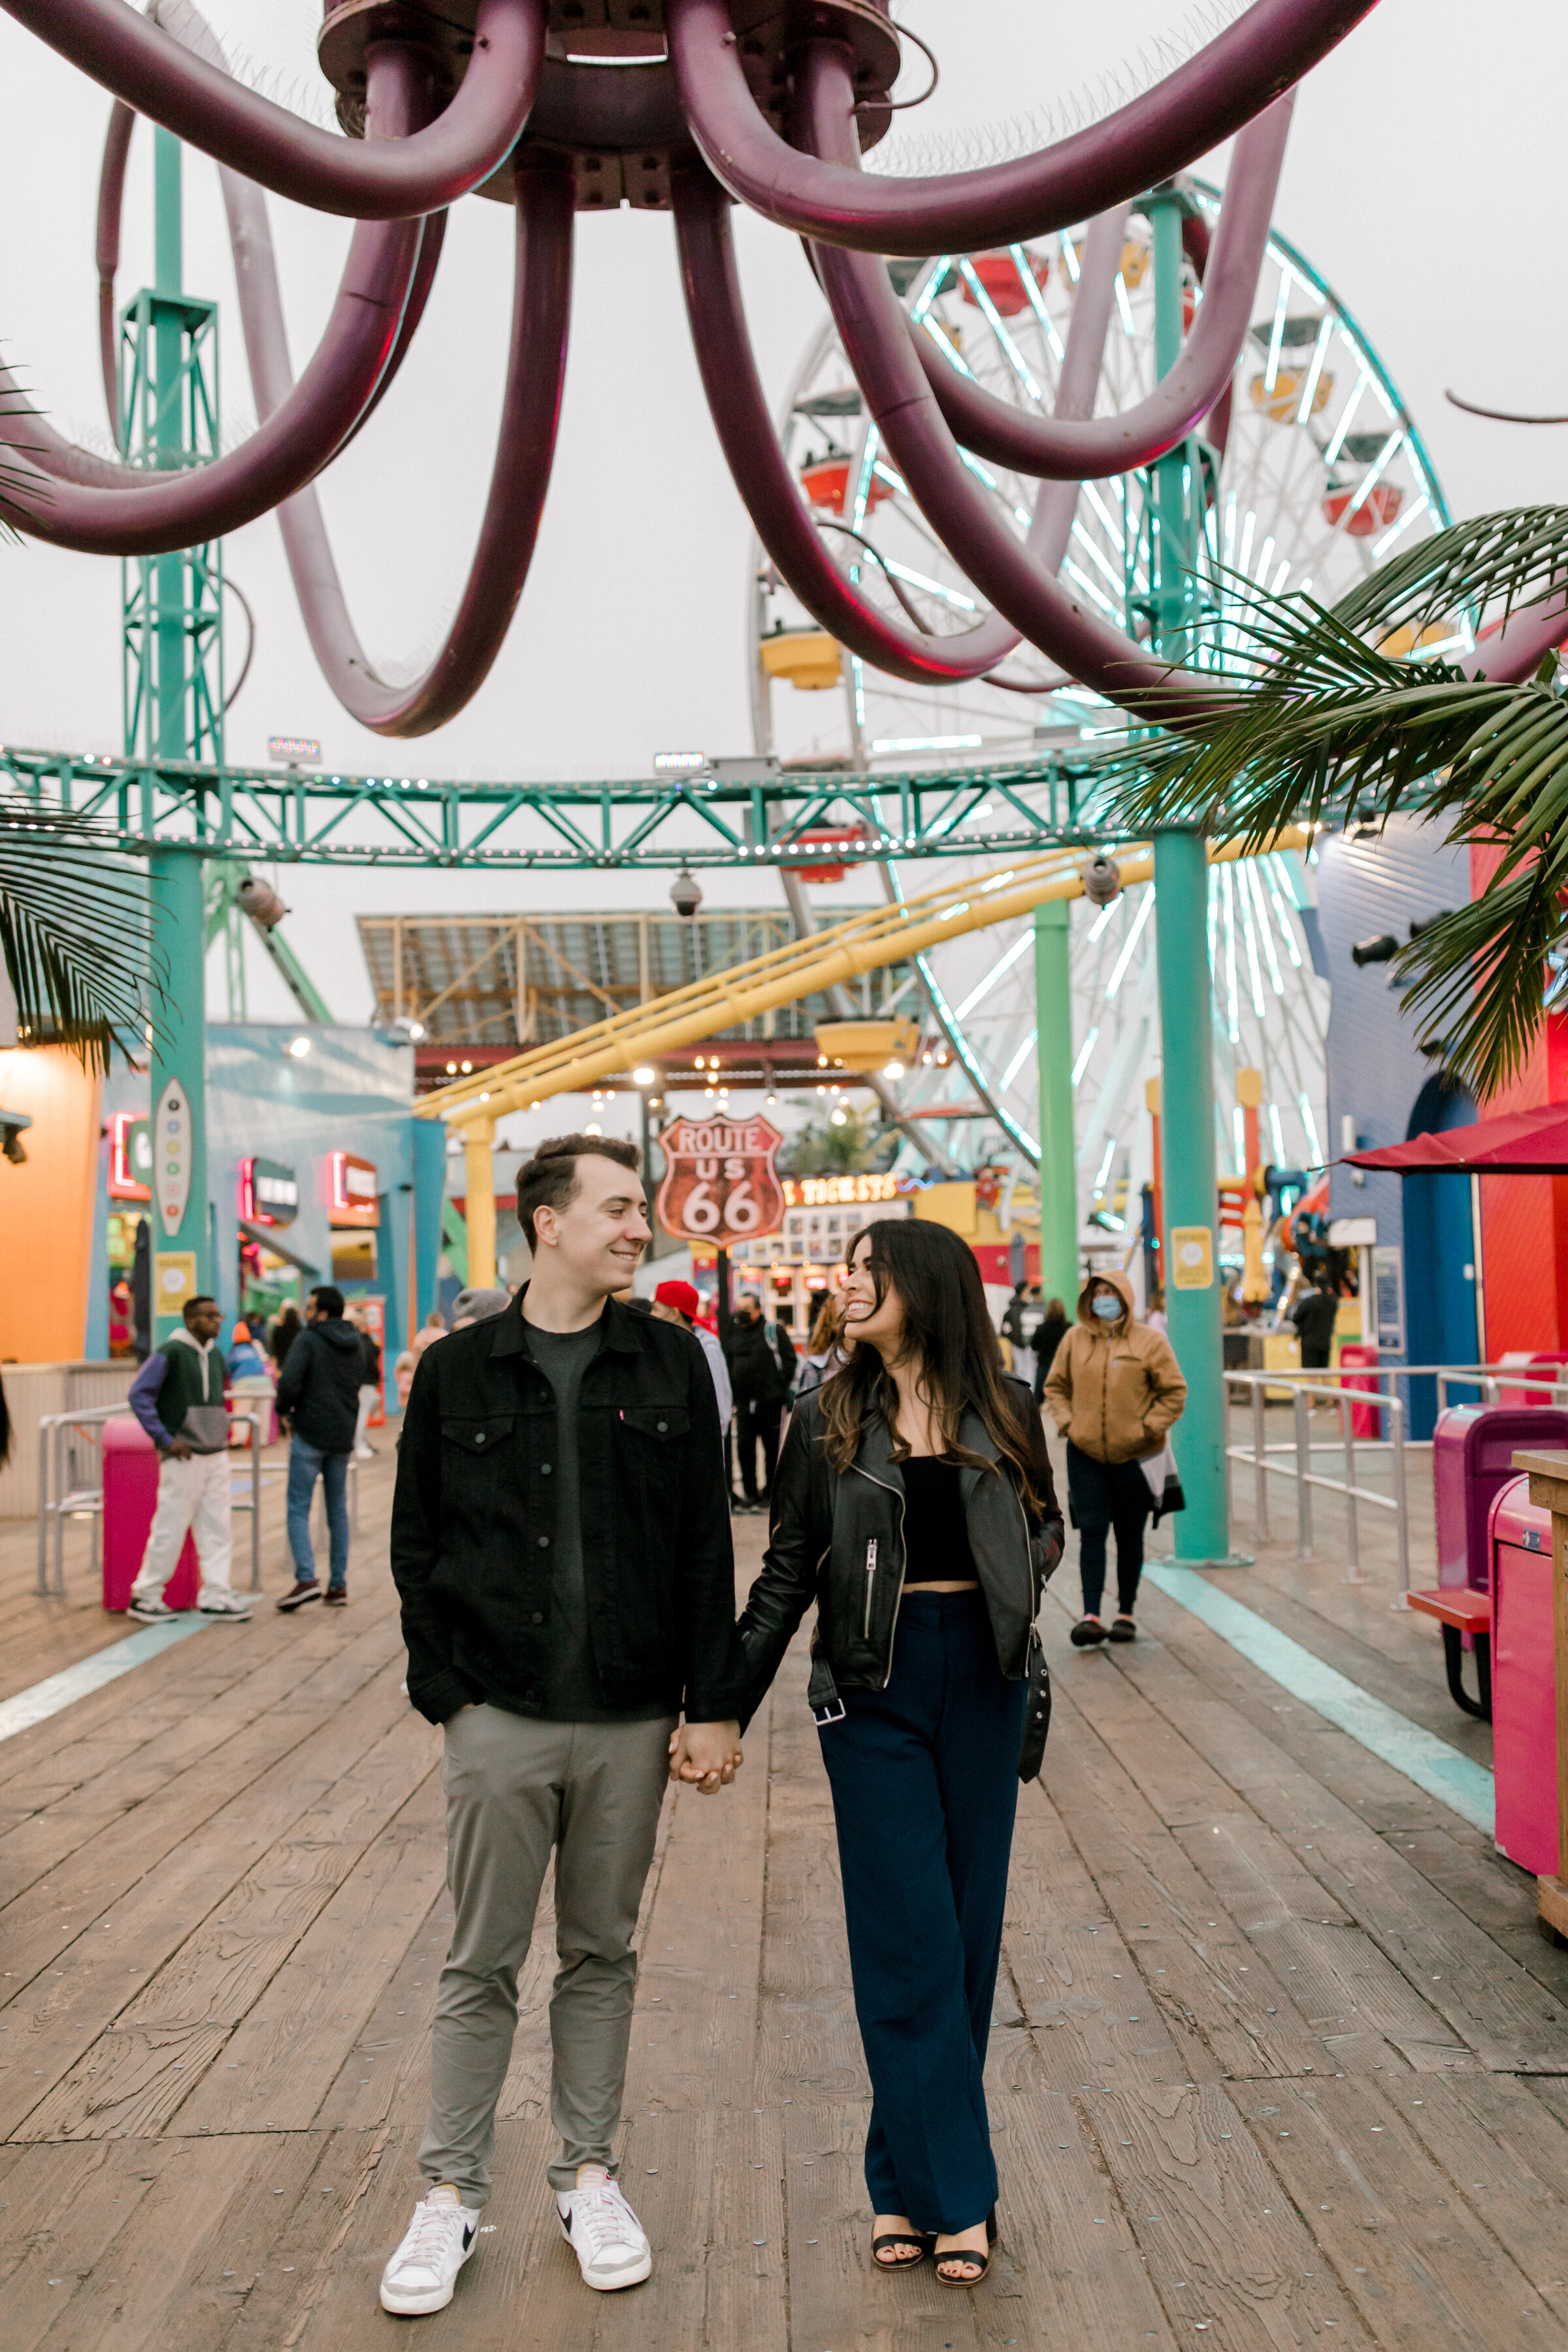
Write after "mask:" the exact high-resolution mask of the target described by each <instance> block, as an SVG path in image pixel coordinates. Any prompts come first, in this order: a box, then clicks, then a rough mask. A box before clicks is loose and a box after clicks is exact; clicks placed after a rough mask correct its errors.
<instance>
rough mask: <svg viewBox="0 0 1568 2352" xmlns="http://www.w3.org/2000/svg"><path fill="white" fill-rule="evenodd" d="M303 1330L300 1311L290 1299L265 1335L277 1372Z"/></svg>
mask: <svg viewBox="0 0 1568 2352" xmlns="http://www.w3.org/2000/svg"><path fill="white" fill-rule="evenodd" d="M302 1328H304V1327H303V1326H302V1325H301V1323H300V1310H299V1308H298V1307H296V1306H295V1305H294V1303H293V1301H292V1299H290V1300H289V1304H288V1305H287V1306H286V1307H280V1308H279V1312H278V1320H277V1321H276V1323H274V1325H273V1326H272V1328H271V1330H270V1331H269V1332H268V1335H267V1344H268V1348H270V1349H271V1350H272V1360H273V1362H274V1363H275V1364H276V1365H277V1367H278V1369H279V1371H281V1370H283V1367H284V1365H285V1364H286V1363H287V1362H288V1360H289V1349H290V1348H291V1347H292V1346H293V1345H294V1342H295V1340H296V1339H298V1338H299V1336H300V1331H301V1329H302Z"/></svg>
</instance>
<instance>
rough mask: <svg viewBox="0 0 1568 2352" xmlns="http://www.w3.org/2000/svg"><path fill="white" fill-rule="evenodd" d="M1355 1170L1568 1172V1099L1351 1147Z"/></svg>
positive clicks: (1407, 1173) (1403, 1173)
mask: <svg viewBox="0 0 1568 2352" xmlns="http://www.w3.org/2000/svg"><path fill="white" fill-rule="evenodd" d="M1345 1160H1346V1161H1347V1162H1348V1164H1349V1165H1350V1166H1351V1167H1352V1168H1377V1169H1386V1170H1388V1171H1390V1172H1391V1173H1392V1174H1394V1175H1395V1176H1423V1175H1435V1174H1437V1173H1439V1172H1445V1173H1451V1174H1454V1175H1457V1176H1568V1103H1543V1104H1542V1106H1541V1108H1540V1109H1539V1110H1510V1111H1507V1112H1505V1113H1504V1115H1503V1117H1502V1118H1482V1119H1477V1120H1476V1121H1475V1122H1474V1123H1473V1124H1472V1125H1471V1126H1469V1127H1450V1128H1445V1129H1443V1131H1442V1133H1441V1134H1437V1135H1413V1136H1412V1137H1411V1139H1410V1140H1409V1142H1408V1143H1390V1144H1386V1145H1385V1146H1384V1149H1383V1150H1381V1151H1347V1152H1346V1153H1345Z"/></svg>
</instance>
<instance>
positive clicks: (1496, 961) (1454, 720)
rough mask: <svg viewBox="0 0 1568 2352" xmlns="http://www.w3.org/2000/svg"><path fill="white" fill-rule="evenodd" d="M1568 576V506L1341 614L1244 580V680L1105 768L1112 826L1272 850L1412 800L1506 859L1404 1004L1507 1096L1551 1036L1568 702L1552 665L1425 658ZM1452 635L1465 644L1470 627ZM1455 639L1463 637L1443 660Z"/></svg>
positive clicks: (1488, 524) (1409, 956)
mask: <svg viewBox="0 0 1568 2352" xmlns="http://www.w3.org/2000/svg"><path fill="white" fill-rule="evenodd" d="M1564 582H1568V509H1564V508H1545V509H1518V510H1515V511H1513V512H1510V513H1507V514H1500V515H1484V516H1481V517H1479V518H1478V519H1477V520H1475V521H1473V522H1468V523H1461V524H1458V525H1456V526H1455V527H1454V528H1453V529H1452V530H1447V531H1442V532H1439V533H1437V534H1436V536H1435V537H1434V538H1432V539H1430V540H1428V541H1426V542H1425V543H1424V544H1423V545H1421V546H1419V547H1416V548H1413V549H1412V550H1410V551H1408V553H1406V554H1405V555H1403V556H1400V557H1398V558H1396V559H1395V561H1394V562H1393V563H1390V564H1388V565H1386V566H1385V567H1384V570H1383V571H1382V572H1373V574H1372V575H1371V576H1370V577H1369V578H1368V579H1367V580H1365V581H1363V582H1362V583H1360V584H1359V585H1358V586H1357V587H1356V588H1355V589H1353V590H1352V592H1351V593H1350V594H1349V595H1347V596H1345V597H1343V598H1342V600H1341V602H1340V603H1339V604H1336V605H1334V606H1333V607H1332V608H1330V607H1328V606H1325V605H1323V604H1319V603H1318V602H1317V601H1316V600H1315V599H1314V598H1312V597H1310V596H1302V595H1300V594H1296V595H1292V596H1286V597H1275V596H1272V595H1270V594H1268V593H1267V592H1266V591H1264V590H1260V589H1258V588H1255V587H1253V586H1251V585H1250V584H1249V583H1238V584H1237V590H1236V595H1237V603H1238V604H1239V606H1240V609H1241V626H1240V632H1239V634H1240V643H1239V644H1238V645H1237V646H1236V647H1235V648H1234V650H1233V651H1231V652H1230V653H1228V654H1227V657H1226V670H1225V672H1224V673H1223V676H1224V677H1225V679H1226V684H1227V685H1228V687H1229V688H1230V690H1229V691H1226V692H1222V693H1220V694H1218V695H1216V696H1215V706H1214V709H1212V711H1209V712H1207V713H1205V714H1204V715H1203V716H1202V717H1200V718H1199V719H1197V720H1196V721H1194V722H1190V723H1189V725H1188V726H1187V729H1186V730H1185V731H1184V733H1183V734H1182V735H1180V736H1176V735H1170V734H1155V733H1152V732H1150V731H1148V730H1140V731H1137V732H1130V733H1129V734H1128V736H1127V737H1126V738H1125V739H1124V740H1122V741H1121V743H1120V744H1119V745H1118V746H1116V747H1115V748H1113V749H1112V750H1110V751H1109V752H1108V754H1107V755H1106V757H1105V759H1104V760H1103V761H1101V763H1100V774H1101V780H1102V783H1103V786H1104V788H1105V793H1106V796H1107V801H1108V803H1109V814H1110V824H1111V825H1112V826H1113V827H1114V828H1115V829H1117V830H1125V831H1126V832H1128V833H1132V834H1141V833H1144V832H1147V831H1149V830H1151V829H1152V828H1154V827H1157V826H1160V825H1173V824H1181V825H1194V826H1198V827H1201V828H1203V829H1204V830H1205V831H1207V832H1211V833H1220V832H1225V833H1229V834H1240V835H1243V836H1244V837H1245V838H1246V839H1247V841H1248V843H1249V844H1251V845H1258V844H1259V843H1260V842H1262V841H1263V840H1265V839H1267V838H1268V836H1269V835H1272V834H1274V833H1275V832H1276V831H1277V830H1278V829H1279V827H1280V826H1282V825H1286V824H1323V823H1325V822H1330V821H1332V822H1336V823H1342V824H1347V825H1348V824H1352V823H1354V822H1356V821H1358V820H1359V821H1360V822H1362V823H1363V824H1364V823H1373V824H1375V823H1379V822H1384V821H1386V820H1387V819H1388V818H1389V817H1390V816H1392V815H1394V814H1395V813H1396V812H1398V811H1401V810H1405V811H1408V812H1410V813H1411V814H1416V815H1418V816H1420V817H1422V818H1423V819H1425V820H1426V821H1428V822H1430V823H1433V824H1438V825H1440V826H1441V827H1442V829H1443V837H1444V838H1445V840H1446V841H1447V842H1448V843H1449V844H1450V845H1455V846H1460V845H1485V846H1489V847H1491V848H1493V849H1496V850H1498V851H1499V852H1500V857H1499V860H1498V863H1497V867H1496V871H1495V874H1494V876H1493V878H1492V880H1491V882H1490V883H1489V886H1488V887H1487V888H1486V889H1485V890H1484V891H1483V892H1482V894H1481V896H1480V897H1479V898H1478V899H1477V900H1476V901H1475V902H1474V903H1473V904H1472V905H1469V906H1467V907H1463V908H1458V910H1457V911H1456V912H1455V913H1452V914H1449V915H1446V916H1444V917H1443V918H1442V919H1440V920H1438V921H1437V922H1435V923H1433V924H1431V925H1430V926H1429V927H1428V928H1427V929H1426V930H1424V931H1423V932H1422V933H1421V935H1420V936H1419V938H1418V939H1416V940H1413V941H1412V942H1411V943H1410V945H1409V947H1408V948H1406V949H1405V950H1404V952H1403V954H1402V955H1401V957H1400V959H1399V962H1398V966H1397V970H1398V971H1399V974H1400V977H1401V978H1402V979H1404V980H1405V981H1407V982H1409V986H1408V988H1407V990H1406V992H1405V999H1404V1003H1405V1007H1406V1009H1407V1010H1409V1011H1410V1012H1411V1013H1413V1014H1414V1015H1415V1016H1416V1018H1417V1019H1419V1020H1420V1021H1421V1022H1422V1024H1423V1025H1424V1028H1425V1029H1426V1034H1428V1036H1429V1037H1430V1038H1431V1040H1432V1043H1433V1047H1434V1050H1438V1049H1440V1051H1441V1056H1442V1059H1443V1060H1444V1063H1445V1065H1446V1066H1447V1067H1448V1068H1449V1069H1451V1070H1452V1071H1453V1072H1454V1074H1455V1075H1456V1076H1458V1077H1462V1078H1464V1079H1465V1080H1466V1081H1467V1082H1468V1084H1470V1085H1471V1086H1472V1087H1475V1088H1476V1089H1477V1091H1478V1092H1479V1093H1482V1094H1485V1093H1489V1092H1490V1091H1492V1090H1493V1088H1495V1087H1497V1086H1499V1085H1500V1084H1501V1083H1503V1082H1504V1081H1505V1080H1506V1079H1507V1078H1508V1077H1509V1076H1511V1075H1512V1074H1513V1072H1514V1071H1516V1070H1517V1069H1518V1068H1519V1066H1520V1065H1521V1062H1522V1061H1523V1059H1524V1057H1525V1055H1527V1054H1528V1052H1529V1050H1530V1046H1531V1039H1532V1037H1533V1035H1534V1034H1535V1032H1536V1030H1537V1029H1538V1027H1539V1024H1540V1021H1541V1017H1542V1009H1543V1006H1544V1002H1545V992H1546V989H1547V985H1548V980H1549V973H1548V961H1547V960H1548V957H1549V956H1551V955H1552V954H1553V953H1554V952H1556V951H1557V950H1558V949H1559V947H1560V946H1561V944H1562V943H1563V936H1564V918H1563V907H1564V905H1565V904H1568V698H1564V696H1563V694H1562V693H1561V692H1559V690H1558V688H1557V685H1556V682H1555V679H1556V665H1555V662H1554V661H1553V660H1548V661H1546V662H1544V663H1543V664H1542V667H1541V669H1540V670H1539V671H1538V672H1537V673H1536V675H1535V677H1532V678H1530V679H1528V680H1526V681H1524V682H1523V683H1521V684H1518V685H1508V684H1499V683H1494V682H1493V681H1491V680H1489V679H1487V678H1479V677H1477V678H1471V677H1466V676H1465V674H1464V673H1463V671H1462V670H1460V669H1459V668H1458V667H1457V666H1456V665H1455V664H1454V663H1453V662H1451V661H1449V660H1446V659H1444V658H1443V657H1442V653H1439V654H1438V655H1437V656H1436V657H1428V658H1426V659H1424V660H1423V659H1417V660H1414V661H1412V660H1407V659H1405V658H1403V657H1401V656H1400V655H1399V654H1398V653H1395V652H1393V651H1384V650H1383V648H1384V646H1386V645H1387V644H1388V642H1389V640H1390V638H1391V637H1394V634H1395V632H1397V633H1398V638H1399V640H1400V642H1402V644H1403V645H1404V646H1406V647H1408V646H1412V645H1417V646H1418V644H1419V641H1420V638H1421V636H1422V635H1423V633H1424V632H1429V631H1430V629H1431V626H1432V625H1433V624H1434V623H1436V622H1445V623H1448V624H1455V626H1454V627H1453V628H1452V629H1451V630H1450V632H1449V635H1450V639H1453V638H1458V639H1459V641H1460V642H1464V635H1463V632H1461V631H1460V630H1459V629H1458V626H1457V622H1458V618H1459V617H1460V616H1461V615H1466V614H1468V616H1469V619H1470V621H1471V623H1472V625H1473V623H1474V620H1475V619H1476V617H1477V616H1479V614H1483V613H1486V612H1489V611H1491V612H1494V613H1495V612H1496V611H1497V608H1498V607H1499V606H1500V607H1501V610H1502V612H1503V614H1506V613H1507V611H1508V610H1510V608H1511V607H1512V606H1514V605H1516V604H1521V603H1522V602H1527V601H1530V600H1532V599H1534V598H1536V597H1539V596H1540V595H1542V593H1546V592H1548V591H1550V590H1552V588H1554V587H1561V586H1562V585H1563V583H1564ZM1447 650H1448V647H1447V646H1445V647H1444V651H1447Z"/></svg>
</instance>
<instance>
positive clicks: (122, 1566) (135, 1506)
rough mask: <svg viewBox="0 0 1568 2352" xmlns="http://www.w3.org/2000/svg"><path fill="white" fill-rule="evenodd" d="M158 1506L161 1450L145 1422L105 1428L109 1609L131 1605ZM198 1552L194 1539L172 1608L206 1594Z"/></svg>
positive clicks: (174, 1580) (173, 1587) (169, 1597)
mask: <svg viewBox="0 0 1568 2352" xmlns="http://www.w3.org/2000/svg"><path fill="white" fill-rule="evenodd" d="M157 1506H158V1449H157V1447H156V1446H155V1445H154V1444H153V1441H152V1439H151V1438H150V1437H149V1436H148V1434H147V1433H146V1431H145V1430H144V1429H143V1428H142V1424H141V1423H140V1422H139V1421H108V1422H105V1423H104V1425H103V1605H104V1607H105V1608H106V1609H112V1610H123V1609H128V1608H129V1607H130V1605H131V1588H132V1585H133V1584H134V1583H135V1581H136V1578H137V1575H138V1572H139V1571H140V1570H141V1566H142V1554H143V1553H144V1552H145V1550H146V1549H147V1531H148V1529H149V1528H151V1526H152V1524H153V1512H154V1510H155V1509H156V1508H157ZM201 1583H202V1576H201V1570H200V1568H199V1566H198V1565H197V1561H196V1548H195V1544H194V1543H193V1542H192V1540H191V1538H190V1537H189V1536H187V1537H186V1538H185V1541H184V1549H183V1550H182V1551H181V1553H180V1559H179V1565H178V1567H177V1568H176V1569H175V1570H174V1575H173V1576H172V1577H171V1578H170V1580H169V1583H168V1587H167V1590H166V1591H165V1592H164V1595H163V1598H164V1599H165V1601H167V1602H168V1604H169V1606H170V1608H171V1609H194V1608H195V1605H196V1597H197V1595H198V1593H199V1592H200V1591H201Z"/></svg>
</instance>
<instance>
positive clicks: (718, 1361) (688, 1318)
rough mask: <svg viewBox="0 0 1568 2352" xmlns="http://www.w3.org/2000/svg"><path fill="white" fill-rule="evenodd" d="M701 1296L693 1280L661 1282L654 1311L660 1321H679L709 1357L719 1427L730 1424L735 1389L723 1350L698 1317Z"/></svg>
mask: <svg viewBox="0 0 1568 2352" xmlns="http://www.w3.org/2000/svg"><path fill="white" fill-rule="evenodd" d="M701 1304H702V1299H701V1296H700V1293H699V1291H698V1288H697V1286H696V1284H695V1283H694V1282H661V1283H660V1284H659V1286H658V1289H657V1290H656V1291H655V1292H654V1294H653V1311H654V1313H655V1314H656V1315H657V1316H658V1318H659V1320H660V1322H661V1323H679V1324H680V1325H682V1326H683V1327H684V1328H685V1329H686V1330H688V1331H689V1332H690V1334H691V1336H692V1338H693V1339H695V1340H696V1342H697V1344H698V1346H699V1347H700V1349H701V1350H702V1352H703V1354H704V1355H705V1356H706V1357H707V1359H708V1369H709V1370H710V1372H711V1373H712V1375H713V1394H714V1398H715V1400H716V1401H717V1403H718V1406H719V1426H720V1428H721V1430H725V1429H728V1428H729V1426H730V1415H731V1412H733V1411H734V1409H735V1396H734V1391H733V1390H732V1389H731V1386H730V1367H729V1365H728V1364H727V1363H726V1362H725V1361H724V1350H723V1349H722V1348H721V1346H720V1345H719V1342H718V1340H717V1339H715V1338H714V1336H713V1334H712V1332H711V1331H705V1330H704V1329H703V1328H702V1326H701V1324H700V1323H699V1321H698V1320H697V1310H698V1308H699V1307H700V1306H701Z"/></svg>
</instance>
